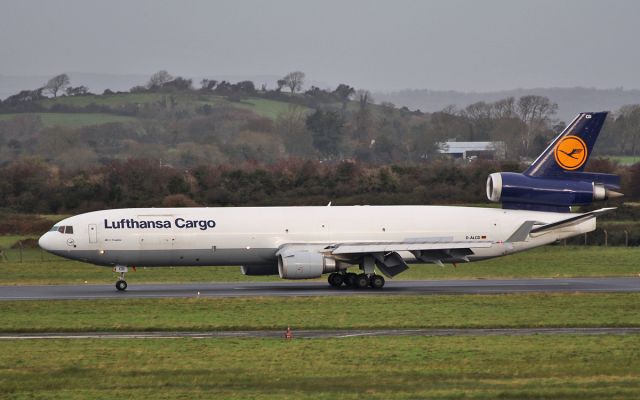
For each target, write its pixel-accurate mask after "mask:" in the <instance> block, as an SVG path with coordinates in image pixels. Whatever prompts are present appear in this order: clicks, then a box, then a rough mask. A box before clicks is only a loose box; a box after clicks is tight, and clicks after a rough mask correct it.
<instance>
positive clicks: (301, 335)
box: [0, 327, 640, 340]
mask: <svg viewBox="0 0 640 400" xmlns="http://www.w3.org/2000/svg"><path fill="white" fill-rule="evenodd" d="M530 335H640V328H634V327H627V328H625V327H620V328H616V327H606V328H601V327H596V328H494V329H485V328H463V329H438V328H430V329H368V330H367V329H349V330H300V331H296V330H294V331H293V337H294V338H297V339H322V338H351V337H379V336H530ZM283 337H284V332H283V331H208V332H162V331H157V332H54V333H2V334H0V340H35V339H39V340H42V339H179V338H191V339H213V338H271V339H274V338H275V339H277V338H283Z"/></svg>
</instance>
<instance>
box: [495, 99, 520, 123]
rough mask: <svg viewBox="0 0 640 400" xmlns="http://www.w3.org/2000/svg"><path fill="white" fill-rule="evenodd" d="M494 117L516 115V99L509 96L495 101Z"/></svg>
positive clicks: (512, 116)
mask: <svg viewBox="0 0 640 400" xmlns="http://www.w3.org/2000/svg"><path fill="white" fill-rule="evenodd" d="M493 117H494V118H497V119H501V118H514V117H516V99H515V98H513V97H507V98H505V99H502V100H498V101H496V102H495V103H493Z"/></svg>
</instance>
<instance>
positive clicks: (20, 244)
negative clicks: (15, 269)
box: [18, 240, 22, 264]
mask: <svg viewBox="0 0 640 400" xmlns="http://www.w3.org/2000/svg"><path fill="white" fill-rule="evenodd" d="M18 243H20V246H18V247H20V263H21V264H22V240H20V241H18Z"/></svg>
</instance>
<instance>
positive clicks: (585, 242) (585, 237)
mask: <svg viewBox="0 0 640 400" xmlns="http://www.w3.org/2000/svg"><path fill="white" fill-rule="evenodd" d="M584 245H585V246H586V245H587V234H586V233H585V234H584Z"/></svg>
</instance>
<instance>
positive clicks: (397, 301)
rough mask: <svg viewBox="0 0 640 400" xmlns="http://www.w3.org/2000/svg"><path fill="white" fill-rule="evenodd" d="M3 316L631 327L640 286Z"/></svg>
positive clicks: (163, 304)
mask: <svg viewBox="0 0 640 400" xmlns="http://www.w3.org/2000/svg"><path fill="white" fill-rule="evenodd" d="M195 295H196V294H195V293H194V296H195ZM0 315H1V316H2V328H0V330H1V331H4V332H49V331H59V332H63V331H156V330H160V331H162V330H164V331H167V330H169V331H171V330H189V331H207V330H245V329H246V330H259V329H275V330H278V329H284V328H286V327H287V326H289V325H290V326H291V327H292V328H293V329H349V328H363V329H365V328H367V329H374V328H385V329H386V328H502V327H504V328H506V327H510V328H518V327H616V326H618V327H631V326H640V293H615V294H604V293H601V294H567V293H564V294H511V295H433V296H366V295H363V296H352V297H267V298H244V297H243V298H197V297H194V298H186V299H184V298H183V299H126V300H124V299H123V300H64V301H62V300H56V301H2V302H0Z"/></svg>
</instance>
